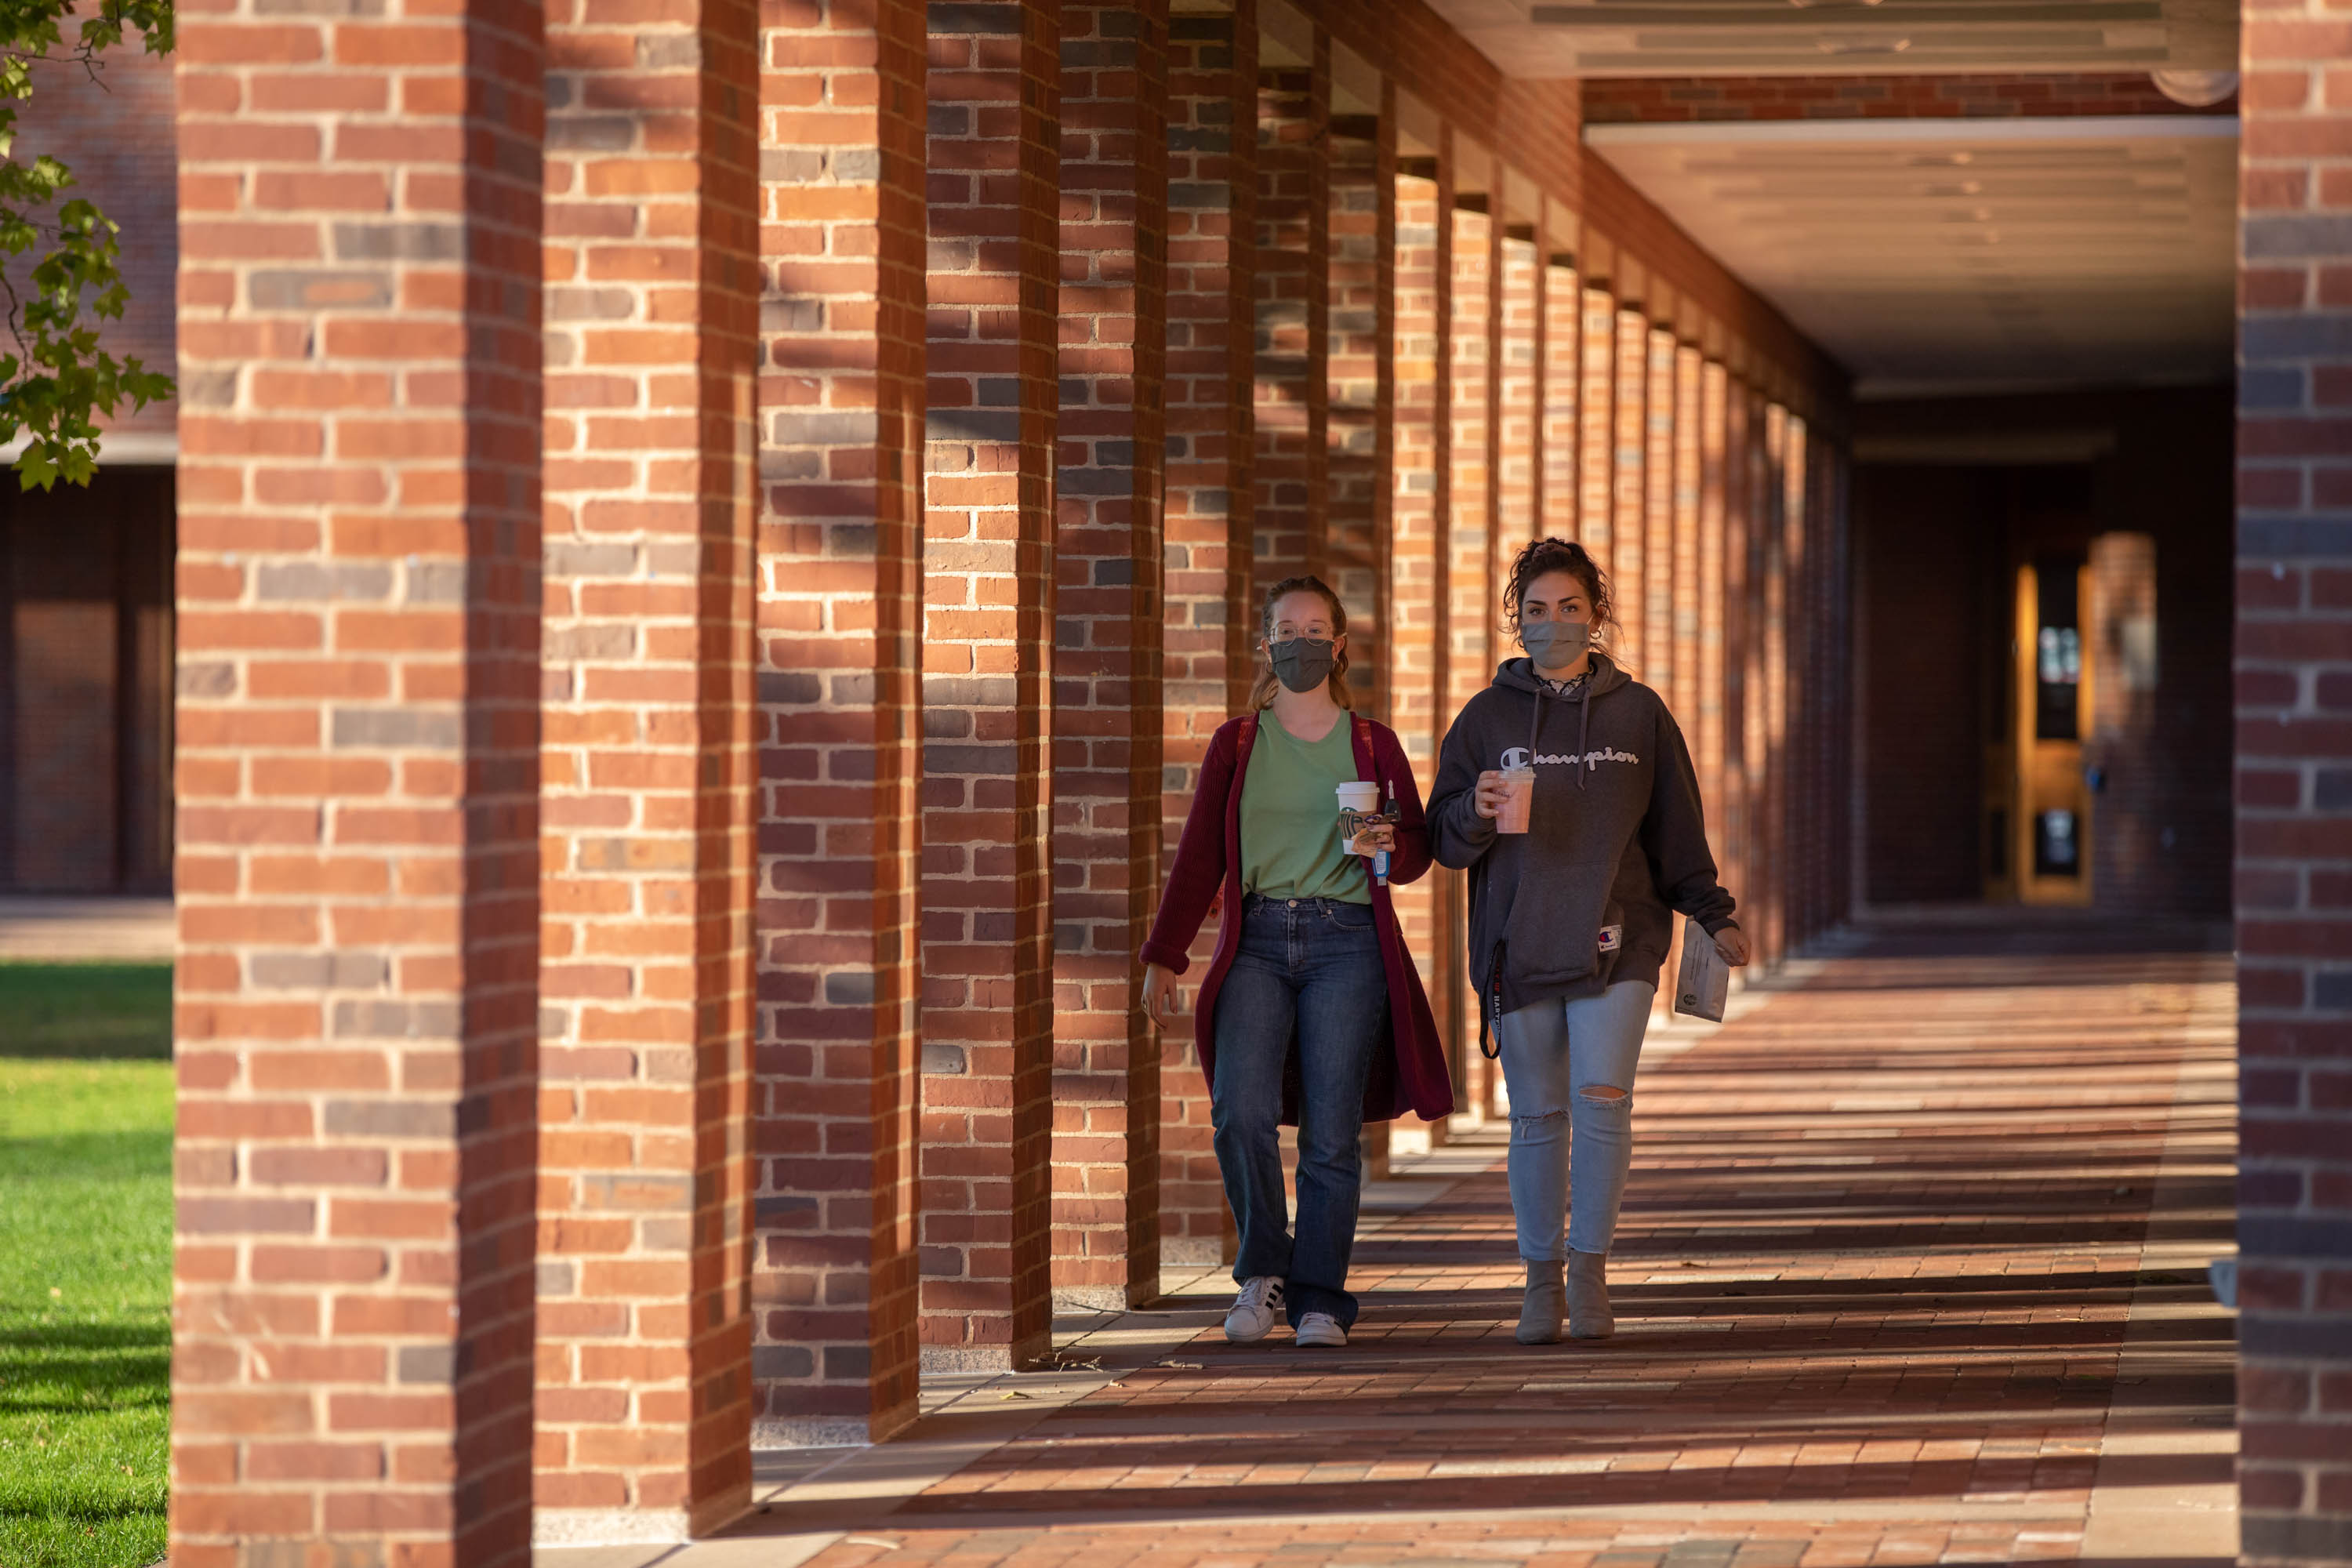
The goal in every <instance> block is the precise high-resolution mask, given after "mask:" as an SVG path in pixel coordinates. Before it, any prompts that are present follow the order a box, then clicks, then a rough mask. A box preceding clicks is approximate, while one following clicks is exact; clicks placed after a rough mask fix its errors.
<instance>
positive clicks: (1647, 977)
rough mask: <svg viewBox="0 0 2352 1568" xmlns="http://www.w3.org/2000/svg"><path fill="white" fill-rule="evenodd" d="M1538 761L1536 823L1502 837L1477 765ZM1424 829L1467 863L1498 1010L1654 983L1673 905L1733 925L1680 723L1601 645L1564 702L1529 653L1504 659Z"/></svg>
mask: <svg viewBox="0 0 2352 1568" xmlns="http://www.w3.org/2000/svg"><path fill="white" fill-rule="evenodd" d="M1530 757H1532V758H1533V759H1534V764H1535V772H1536V794H1535V809H1534V812H1533V814H1532V816H1531V817H1530V819H1529V823H1528V832H1527V833H1525V834H1505V833H1498V832H1497V831H1496V827H1495V824H1494V822H1493V820H1492V819H1490V818H1487V817H1484V816H1479V815H1478V813H1477V811H1476V809H1475V806H1474V805H1473V804H1472V802H1473V800H1474V798H1475V796H1474V790H1475V785H1476V784H1477V782H1478V775H1479V773H1482V772H1485V771H1486V770H1488V769H1497V768H1507V767H1512V766H1515V765H1517V764H1519V763H1524V762H1526V761H1527V760H1528V758H1530ZM1429 828H1430V838H1431V843H1432V847H1433V849H1434V851H1435V853H1436V856H1437V858H1438V860H1439V861H1440V862H1441V863H1442V864H1444V865H1447V866H1464V867H1467V868H1469V870H1470V978H1471V981H1472V984H1475V985H1476V987H1477V988H1478V994H1479V997H1480V999H1481V1000H1482V1001H1483V1002H1484V1003H1485V1005H1486V1016H1487V1017H1488V1018H1494V1017H1498V1016H1501V1015H1503V1014H1505V1013H1511V1012H1516V1011H1517V1010H1518V1009H1519V1008H1521V1007H1525V1006H1528V1005H1531V1004H1533V1003H1537V1002H1543V1001H1548V1000H1550V999H1551V998H1554V997H1570V996H1591V995H1596V994H1599V993H1600V992H1601V990H1603V989H1604V988H1605V987H1607V986H1609V985H1611V984H1614V983H1616V982H1618V981H1621V980H1639V981H1643V982H1644V983H1646V984H1651V985H1655V984H1657V983H1658V971H1659V969H1660V968H1661V967H1662V966H1664V963H1665V961H1666V951H1667V949H1668V947H1669V946H1670V945H1671V944H1672V942H1673V940H1674V914H1673V912H1672V911H1675V910H1679V911H1681V912H1682V913H1684V914H1686V915H1690V916H1692V917H1693V918H1695V919H1696V920H1697V921H1698V922H1699V923H1700V924H1701V925H1702V926H1703V927H1705V928H1706V931H1707V933H1708V934H1709V935H1713V934H1714V933H1716V932H1717V931H1721V930H1722V929H1723V928H1724V927H1726V926H1728V925H1731V924H1732V923H1734V922H1733V921H1732V918H1731V910H1732V900H1731V895H1730V894H1729V893H1727V892H1725V891H1724V890H1723V889H1721V888H1720V887H1718V886H1717V884H1716V879H1715V857H1714V856H1713V855H1712V854H1711V853H1709V851H1708V849H1707V846H1706V822H1705V821H1704V819H1703V818H1702V817H1701V815H1700V811H1699V800H1698V780H1697V778H1696V775H1695V774H1694V773H1692V771H1691V761H1690V751H1689V748H1687V747H1686V746H1685V745H1684V744H1683V733H1682V731H1681V730H1680V729H1679V728H1677V727H1676V725H1675V720H1674V715H1673V714H1671V713H1669V712H1667V711H1666V705H1665V703H1664V701H1663V700H1661V699H1660V698H1659V696H1658V694H1657V693H1656V692H1654V691H1653V690H1651V689H1649V688H1648V687H1646V686H1643V685H1642V684H1641V683H1640V682H1638V681H1636V680H1634V679H1633V678H1632V677H1630V676H1628V675H1627V674H1626V673H1625V672H1624V671H1623V670H1622V669H1619V668H1617V667H1616V666H1615V665H1614V664H1612V663H1611V662H1610V661H1609V660H1608V659H1607V658H1604V657H1603V656H1601V655H1600V654H1598V653H1596V654H1594V655H1593V656H1592V673H1591V676H1590V677H1589V678H1588V679H1586V680H1585V682H1584V684H1583V686H1582V687H1581V688H1580V689H1579V690H1577V691H1575V692H1572V693H1570V695H1568V696H1566V697H1561V696H1559V695H1558V694H1556V693H1554V692H1552V691H1551V690H1550V689H1549V688H1547V687H1545V686H1544V685H1543V684H1542V683H1541V682H1539V681H1538V679H1536V677H1535V673H1534V666H1533V665H1532V663H1531V662H1530V661H1529V660H1528V659H1526V658H1513V659H1507V660H1505V661H1504V663H1503V664H1502V666H1501V668H1497V669H1496V671H1495V681H1494V684H1493V685H1491V686H1489V687H1487V688H1486V690H1484V691H1482V692H1480V693H1478V695H1477V696H1475V697H1474V698H1472V699H1471V700H1469V701H1468V702H1467V703H1465V705H1464V706H1463V709H1462V713H1461V716H1460V717H1459V718H1457V719H1455V720H1454V727H1453V728H1452V729H1451V730H1449V731H1446V733H1445V744H1444V747H1443V748H1442V749H1441V750H1440V751H1439V752H1438V759H1437V782H1436V784H1435V785H1434V786H1433V788H1432V789H1431V791H1430V795H1429Z"/></svg>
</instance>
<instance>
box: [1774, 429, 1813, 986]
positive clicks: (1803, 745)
mask: <svg viewBox="0 0 2352 1568" xmlns="http://www.w3.org/2000/svg"><path fill="white" fill-rule="evenodd" d="M1782 429H1783V434H1782V436H1781V446H1780V540H1781V545H1780V558H1781V577H1782V582H1783V584H1784V585H1783V588H1782V595H1781V600H1780V616H1779V617H1778V618H1779V621H1780V633H1779V635H1780V660H1779V669H1778V671H1777V673H1778V675H1779V677H1780V700H1779V701H1778V702H1777V703H1776V704H1775V706H1776V708H1777V709H1778V710H1779V714H1780V727H1781V728H1780V734H1781V742H1780V813H1779V816H1780V834H1781V852H1780V875H1779V876H1778V877H1777V878H1776V879H1775V880H1776V881H1777V882H1778V883H1779V885H1780V899H1781V900H1782V914H1781V918H1780V952H1781V956H1783V957H1789V956H1792V955H1793V954H1794V953H1795V952H1796V950H1797V949H1798V948H1799V947H1801V946H1802V945H1803V943H1804V941H1805V938H1806V937H1807V936H1809V935H1811V919H1812V905H1811V896H1812V877H1813V852H1814V839H1815V837H1816V834H1815V829H1814V823H1813V819H1812V810H1811V808H1812V802H1813V794H1814V783H1813V756H1812V741H1813V731H1814V723H1813V704H1814V701H1815V700H1816V699H1817V697H1818V695H1819V693H1817V692H1816V691H1815V690H1814V689H1813V683H1812V679H1811V676H1812V632H1813V626H1814V624H1815V619H1816V617H1815V616H1814V605H1813V578H1814V569H1813V549H1812V521H1813V520H1812V517H1811V512H1810V510H1809V509H1808V507H1807V505H1806V502H1807V500H1809V499H1810V488H1809V486H1808V485H1807V483H1806V479H1805V475H1806V472H1807V468H1808V464H1809V458H1810V451H1809V448H1808V446H1807V442H1806V435H1807V431H1806V427H1805V422H1804V420H1802V419H1801V418H1800V417H1798V416H1796V415H1795V414H1793V413H1784V416H1783V418H1782Z"/></svg>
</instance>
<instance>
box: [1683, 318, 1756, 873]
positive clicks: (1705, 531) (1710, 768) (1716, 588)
mask: <svg viewBox="0 0 2352 1568" xmlns="http://www.w3.org/2000/svg"><path fill="white" fill-rule="evenodd" d="M1692 380H1693V383H1694V384H1695V385H1696V388H1697V395H1696V407H1695V416H1696V426H1697V431H1696V448H1697V458H1698V472H1697V475H1696V479H1697V486H1698V525H1697V527H1696V530H1695V531H1694V532H1695V534H1696V541H1695V546H1696V551H1697V561H1696V565H1695V567H1694V570H1693V575H1694V577H1695V578H1696V584H1697V598H1696V603H1697V615H1698V627H1697V650H1696V664H1697V666H1698V670H1697V676H1698V679H1697V684H1696V693H1697V695H1696V704H1695V708H1694V710H1693V712H1691V713H1690V714H1689V715H1687V716H1686V717H1685V720H1684V722H1685V723H1686V724H1695V725H1696V733H1695V734H1694V735H1693V737H1692V747H1693V751H1694V753H1695V760H1696V764H1697V767H1698V789H1699V799H1700V800H1702V801H1704V802H1705V803H1706V820H1707V826H1708V832H1707V838H1708V840H1709V841H1710V842H1711V843H1712V844H1713V845H1714V847H1715V852H1716V860H1717V864H1718V866H1719V868H1721V869H1722V871H1723V874H1724V878H1725V886H1727V887H1728V888H1729V889H1731V893H1732V896H1733V897H1734V898H1745V897H1746V896H1747V891H1748V889H1746V888H1745V887H1743V886H1742V885H1741V884H1740V883H1739V882H1738V880H1737V879H1734V878H1733V876H1732V869H1733V858H1732V851H1733V847H1734V845H1735V844H1736V843H1737V840H1738V829H1737V826H1736V822H1735V818H1734V817H1733V816H1732V815H1731V814H1732V810H1733V803H1732V800H1731V798H1730V793H1729V788H1728V784H1727V780H1728V778H1729V769H1730V763H1729V758H1730V743H1729V740H1728V731H1729V729H1730V726H1731V724H1732V722H1733V721H1734V720H1735V717H1736V715H1737V714H1738V697H1737V694H1736V693H1737V689H1738V688H1737V682H1738V647H1739V642H1738V625H1737V616H1738V608H1737V601H1738V592H1739V590H1738V578H1737V576H1736V575H1735V574H1734V571H1735V569H1734V566H1733V563H1732V559H1731V555H1732V552H1733V550H1734V549H1735V548H1737V547H1738V540H1739V534H1738V528H1737V518H1738V513H1737V510H1735V507H1736V503H1735V502H1734V500H1733V492H1732V490H1731V482H1732V481H1731V461H1730V458H1731V446H1730V442H1731V433H1730V417H1731V385H1730V378H1729V377H1728V376H1727V374H1725V371H1724V368H1723V364H1722V362H1721V361H1719V360H1711V359H1710V360H1703V361H1702V362H1701V363H1700V365H1699V367H1698V374H1696V376H1694V377H1693V378H1692Z"/></svg>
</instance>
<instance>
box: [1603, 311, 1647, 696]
mask: <svg viewBox="0 0 2352 1568" xmlns="http://www.w3.org/2000/svg"><path fill="white" fill-rule="evenodd" d="M1615 331H1616V349H1617V384H1616V415H1617V434H1616V445H1615V447H1614V448H1613V449H1612V452H1611V454H1610V465H1611V466H1610V476H1611V477H1610V495H1609V514H1610V531H1609V553H1608V554H1606V555H1603V556H1602V557H1601V565H1602V568H1603V569H1604V570H1605V571H1607V572H1608V574H1609V583H1610V587H1611V588H1612V591H1613V592H1614V593H1615V595H1616V597H1617V619H1618V622H1619V624H1620V625H1622V626H1623V627H1624V630H1623V632H1622V633H1621V634H1620V635H1619V637H1618V639H1617V647H1618V648H1619V650H1620V651H1621V652H1622V655H1623V657H1624V660H1625V662H1626V663H1628V664H1630V665H1632V666H1633V673H1634V675H1635V676H1636V677H1637V678H1638V679H1643V680H1646V679H1649V675H1650V669H1649V659H1648V653H1649V646H1648V642H1647V638H1648V634H1649V614H1648V612H1649V581H1650V580H1649V575H1648V573H1649V560H1650V553H1649V532H1650V513H1649V497H1648V496H1647V495H1646V494H1645V493H1644V492H1643V472H1644V469H1645V468H1646V467H1647V464H1646V460H1645V459H1646V458H1648V455H1649V446H1650V392H1649V386H1650V374H1649V373H1650V323H1649V321H1647V320H1646V319H1645V318H1644V317H1643V314H1642V310H1641V307H1640V306H1638V305H1620V306H1619V307H1618V308H1617V321H1616V324H1615Z"/></svg>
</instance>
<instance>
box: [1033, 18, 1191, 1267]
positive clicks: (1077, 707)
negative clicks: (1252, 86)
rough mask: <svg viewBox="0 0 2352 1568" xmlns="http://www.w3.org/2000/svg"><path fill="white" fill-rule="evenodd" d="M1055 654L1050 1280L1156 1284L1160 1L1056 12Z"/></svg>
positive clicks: (1163, 350) (1162, 296)
mask: <svg viewBox="0 0 2352 1568" xmlns="http://www.w3.org/2000/svg"><path fill="white" fill-rule="evenodd" d="M1061 53H1062V167H1061V189H1062V217H1061V237H1060V243H1061V257H1062V273H1061V276H1062V287H1061V298H1060V320H1061V333H1062V339H1061V356H1060V380H1061V410H1060V415H1059V419H1058V425H1057V427H1056V440H1057V442H1058V445H1059V451H1058V453H1057V455H1056V459H1055V461H1056V463H1057V473H1056V477H1055V485H1056V509H1057V510H1056V527H1055V564H1056V572H1057V577H1056V582H1055V625H1056V627H1057V635H1056V637H1055V653H1054V929H1055V940H1054V984H1055V1016H1054V1084H1053V1100H1054V1290H1055V1296H1056V1297H1057V1298H1059V1299H1062V1300H1073V1301H1078V1302H1082V1303H1084V1304H1087V1305H1089V1306H1095V1307H1100V1308H1107V1309H1114V1310H1123V1309H1125V1308H1127V1307H1129V1306H1133V1305H1136V1304H1139V1303H1140V1302H1142V1301H1145V1300H1150V1298H1151V1297H1152V1296H1154V1295H1156V1294H1157V1293H1158V1291H1159V1289H1160V1224H1159V1209H1160V1203H1159V1197H1160V1193H1159V1188H1160V1039H1159V1036H1158V1033H1157V1031H1156V1030H1154V1029H1153V1027H1152V1026H1151V1023H1150V1019H1149V1018H1148V1017H1147V1016H1145V1015H1144V1012H1143V1009H1142V1007H1141V1005H1140V996H1139V984H1138V982H1139V976H1140V971H1139V968H1138V966H1137V964H1136V960H1135V954H1136V950H1137V949H1138V948H1139V947H1140V946H1141V945H1142V943H1143V938H1144V935H1145V932H1146V930H1147V928H1148V924H1149V922H1150V918H1151V915H1152V912H1153V910H1154V909H1155V908H1156V906H1157V904H1158V901H1159V897H1160V748H1161V739H1162V736H1161V730H1162V724H1163V716H1162V713H1161V709H1160V694H1161V690H1162V686H1161V668H1160V641H1161V637H1162V635H1163V633H1162V626H1161V617H1160V574H1161V572H1162V569H1163V547H1162V538H1161V527H1160V483H1161V478H1162V474H1163V470H1164V467H1165V463H1164V452H1165V446H1166V437H1165V416H1164V413H1163V409H1162V405H1161V403H1160V399H1159V397H1157V396H1156V395H1154V394H1155V392H1156V390H1157V389H1158V388H1159V387H1160V385H1161V384H1162V381H1163V367H1164V366H1165V364H1166V363H1167V357H1168V343H1167V334H1166V332H1165V331H1161V330H1155V329H1158V328H1159V326H1160V323H1162V322H1164V321H1165V320H1166V285H1167V256H1166V251H1165V248H1164V247H1165V244H1166V241H1165V239H1164V235H1165V232H1166V226H1167V221H1166V220H1167V167H1168V126H1167V92H1168V16H1167V9H1166V5H1165V0H1147V3H1143V4H1136V3H1132V0H1128V3H1121V4H1112V5H1094V4H1076V3H1073V4H1070V5H1065V6H1064V7H1063V8H1062V41H1061Z"/></svg>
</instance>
